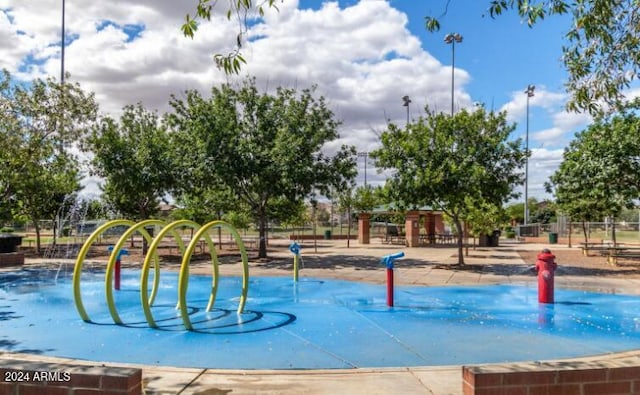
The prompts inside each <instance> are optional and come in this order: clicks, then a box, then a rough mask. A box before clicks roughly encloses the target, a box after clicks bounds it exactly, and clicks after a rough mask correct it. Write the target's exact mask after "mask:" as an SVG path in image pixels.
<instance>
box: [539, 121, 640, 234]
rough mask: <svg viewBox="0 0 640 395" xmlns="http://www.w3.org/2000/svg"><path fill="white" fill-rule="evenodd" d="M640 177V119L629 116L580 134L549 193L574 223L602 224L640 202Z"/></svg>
mask: <svg viewBox="0 0 640 395" xmlns="http://www.w3.org/2000/svg"><path fill="white" fill-rule="evenodd" d="M639 174H640V118H638V117H637V116H636V114H635V113H634V112H633V111H626V112H623V113H621V114H618V115H614V116H612V117H609V118H603V119H600V120H598V121H596V122H595V123H593V124H592V125H591V126H589V127H588V128H587V129H586V130H584V131H582V132H580V133H578V134H577V135H576V138H575V139H574V140H573V141H572V142H571V143H570V144H569V146H568V147H567V148H565V151H564V154H563V161H562V163H561V164H560V167H559V168H558V170H556V172H555V173H554V174H553V175H552V176H551V178H550V181H549V182H548V183H547V184H546V188H547V190H548V191H549V192H553V193H554V194H555V197H556V203H557V204H558V207H559V208H560V210H562V212H564V213H566V214H567V215H568V216H569V217H570V218H571V220H572V221H575V222H583V223H584V222H589V221H599V220H602V218H603V217H614V218H615V217H616V216H618V215H619V214H620V212H622V210H623V209H624V208H631V207H633V203H634V200H636V199H638V197H640V182H639V177H640V176H639ZM583 230H584V236H585V240H586V238H587V231H586V228H585V227H583ZM614 239H615V232H614Z"/></svg>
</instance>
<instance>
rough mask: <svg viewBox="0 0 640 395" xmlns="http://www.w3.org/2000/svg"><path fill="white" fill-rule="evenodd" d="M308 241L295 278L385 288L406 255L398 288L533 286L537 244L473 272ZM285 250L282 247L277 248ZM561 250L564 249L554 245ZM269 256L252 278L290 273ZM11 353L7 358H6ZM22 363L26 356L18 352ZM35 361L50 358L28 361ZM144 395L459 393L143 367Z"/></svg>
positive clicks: (457, 389)
mask: <svg viewBox="0 0 640 395" xmlns="http://www.w3.org/2000/svg"><path fill="white" fill-rule="evenodd" d="M311 243H312V242H307V244H306V245H304V248H303V250H302V256H303V269H302V270H301V272H300V276H301V277H330V278H340V279H346V280H353V281H365V282H373V283H384V282H385V281H386V277H385V269H384V267H383V265H381V264H380V258H381V257H382V256H384V255H387V254H390V253H393V252H397V251H404V252H405V254H406V256H405V258H404V259H402V260H399V261H396V269H395V279H396V282H397V283H398V284H415V285H432V286H436V285H437V286H442V285H459V284H496V283H501V284H509V283H527V282H533V281H535V276H533V275H532V274H530V273H529V272H528V268H529V267H531V265H533V262H523V261H522V259H521V258H520V256H519V254H518V252H517V251H516V249H532V250H538V251H539V250H540V249H542V248H543V247H544V246H542V245H535V244H526V245H525V244H511V245H509V244H506V245H504V244H503V246H501V247H499V248H483V249H476V250H473V249H470V250H469V256H467V257H465V262H467V263H470V264H482V266H481V267H480V266H476V270H451V269H450V268H447V266H448V265H452V264H455V263H456V262H457V257H456V253H457V250H456V249H455V248H451V247H437V248H414V249H409V248H402V247H400V246H389V245H382V244H375V243H374V244H372V245H369V246H359V245H358V244H357V242H352V247H351V248H346V241H331V242H327V241H322V242H318V249H317V253H316V252H315V249H314V247H313V244H311ZM283 246H284V245H283ZM555 248H566V247H560V246H558V247H555ZM270 255H271V256H272V259H270V260H268V261H265V262H253V263H251V267H250V273H251V276H260V275H269V276H274V275H283V276H290V275H291V263H292V255H291V253H289V252H288V251H287V250H286V248H280V249H279V250H278V251H275V252H273V253H270ZM208 269H209V268H208V266H207V265H206V264H201V265H196V267H194V269H192V273H197V272H203V273H206V272H207V271H208ZM220 269H221V274H222V275H238V274H240V265H239V264H223V265H221V268H220ZM556 282H557V284H558V286H559V287H565V288H581V289H589V290H596V291H610V292H617V293H630V294H639V293H640V276H638V275H629V276H624V277H619V276H617V277H610V278H608V277H597V278H594V277H593V276H575V275H567V276H562V275H560V276H558V277H557V278H556ZM8 356H10V354H5V355H4V357H8ZM629 357H633V358H640V352H638V353H636V352H631V353H623V354H614V355H609V356H606V357H605V356H602V357H598V356H595V357H590V358H583V360H585V359H586V360H598V361H603V363H607V361H610V362H611V363H615V360H616V358H629ZM20 358H24V355H20ZM32 358H34V359H45V360H55V358H43V357H39V356H32ZM142 368H143V372H144V373H143V377H144V381H145V393H146V394H200V395H214V394H216V395H217V394H234V395H236V394H296V395H297V394H437V395H447V394H455V395H459V394H461V393H462V370H461V367H460V366H449V367H411V368H405V367H398V368H386V369H349V370H293V371H263V370H251V371H247V370H243V371H232V370H215V369H182V368H173V367H149V366H143V367H142Z"/></svg>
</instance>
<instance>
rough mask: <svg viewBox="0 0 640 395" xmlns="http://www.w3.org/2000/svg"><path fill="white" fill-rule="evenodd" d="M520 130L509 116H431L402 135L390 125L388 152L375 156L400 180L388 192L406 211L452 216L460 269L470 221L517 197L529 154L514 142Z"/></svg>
mask: <svg viewBox="0 0 640 395" xmlns="http://www.w3.org/2000/svg"><path fill="white" fill-rule="evenodd" d="M514 128H515V126H514V125H509V124H507V121H506V113H495V112H493V111H492V112H487V111H485V109H484V108H478V109H476V111H474V112H468V111H466V110H462V111H460V112H458V113H456V114H455V115H453V116H451V115H446V114H443V113H434V112H429V111H427V116H426V117H425V118H423V117H421V118H420V119H418V120H417V121H416V122H415V123H412V124H409V125H408V126H407V127H406V128H405V129H401V128H399V127H398V126H396V125H394V124H390V125H389V128H388V130H387V131H385V132H384V133H383V134H382V148H380V149H378V150H376V151H374V152H373V153H372V154H371V156H372V157H373V158H375V160H376V166H377V167H379V168H381V169H390V170H393V171H394V174H393V175H392V176H391V178H389V179H388V180H387V187H388V188H387V190H388V191H389V192H390V193H391V195H392V197H393V198H394V200H395V201H396V202H397V203H398V204H399V205H404V206H405V207H406V208H412V207H420V206H425V205H426V206H431V207H433V208H435V209H437V210H441V211H442V212H444V213H445V214H446V215H448V216H449V217H450V218H451V220H452V222H453V224H454V225H455V227H456V231H457V234H458V264H459V265H463V264H464V258H463V254H462V252H463V251H462V250H463V227H462V224H463V222H464V221H468V220H471V219H472V216H473V214H474V212H475V209H476V208H477V207H480V206H481V205H492V206H496V207H502V205H503V204H504V203H505V202H506V201H508V200H509V199H511V198H514V197H516V196H517V194H516V193H514V191H513V187H514V186H516V185H518V184H521V183H522V181H523V174H522V171H521V169H522V167H523V166H524V162H525V158H526V154H527V153H526V152H525V151H524V150H523V149H522V148H521V141H520V140H510V135H511V132H512V131H513V130H514Z"/></svg>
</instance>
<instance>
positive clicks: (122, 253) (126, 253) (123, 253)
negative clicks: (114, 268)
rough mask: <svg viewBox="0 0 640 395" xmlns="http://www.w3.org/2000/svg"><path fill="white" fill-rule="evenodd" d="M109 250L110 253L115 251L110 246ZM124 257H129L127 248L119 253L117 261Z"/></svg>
mask: <svg viewBox="0 0 640 395" xmlns="http://www.w3.org/2000/svg"><path fill="white" fill-rule="evenodd" d="M107 250H109V252H112V251H113V246H109V248H107ZM123 255H129V250H127V249H126V248H121V249H120V251H118V255H117V256H116V260H117V261H119V260H120V257H121V256H123Z"/></svg>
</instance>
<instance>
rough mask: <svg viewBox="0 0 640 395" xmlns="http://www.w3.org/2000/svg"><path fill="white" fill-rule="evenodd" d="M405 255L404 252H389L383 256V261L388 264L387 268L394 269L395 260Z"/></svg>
mask: <svg viewBox="0 0 640 395" xmlns="http://www.w3.org/2000/svg"><path fill="white" fill-rule="evenodd" d="M403 256H404V252H402V251H400V252H396V253H395V254H389V255H385V256H383V257H382V262H383V263H384V264H385V265H387V269H393V261H395V260H396V259H398V258H402V257H403Z"/></svg>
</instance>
